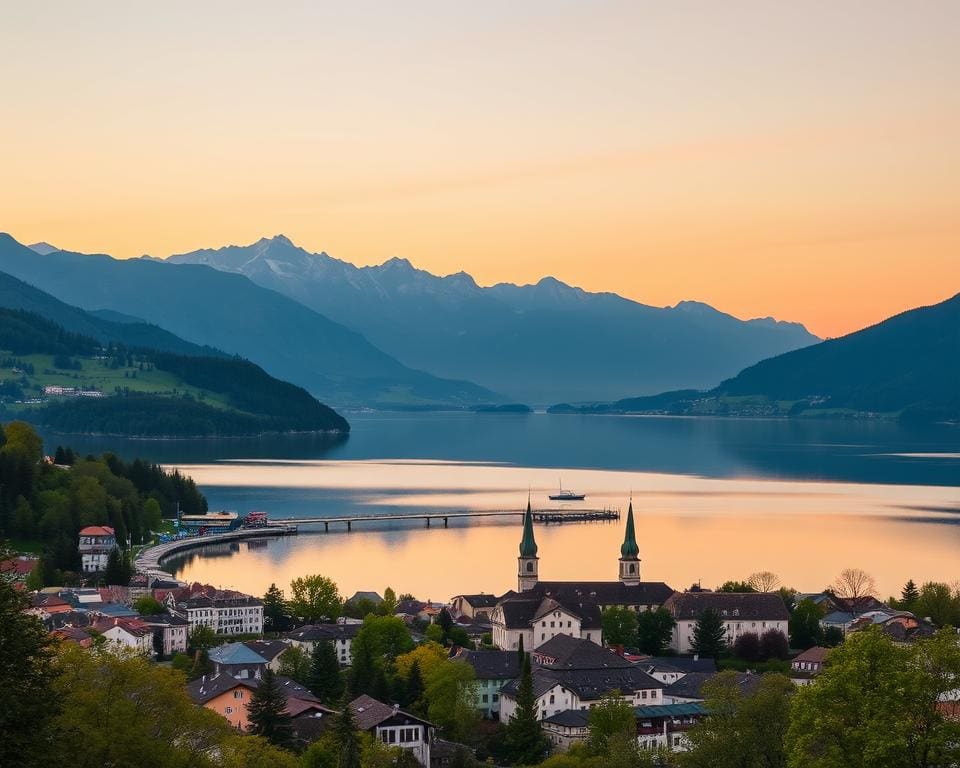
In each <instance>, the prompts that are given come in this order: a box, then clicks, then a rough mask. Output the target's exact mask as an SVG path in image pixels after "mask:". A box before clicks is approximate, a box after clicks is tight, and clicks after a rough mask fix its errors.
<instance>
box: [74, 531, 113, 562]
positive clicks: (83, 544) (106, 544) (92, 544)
mask: <svg viewBox="0 0 960 768" xmlns="http://www.w3.org/2000/svg"><path fill="white" fill-rule="evenodd" d="M116 548H117V537H116V534H115V533H114V531H113V528H111V527H110V526H108V525H88V526H87V527H86V528H83V529H82V530H81V531H80V541H79V543H78V544H77V551H78V552H79V553H80V563H81V569H82V570H83V572H84V573H101V572H103V571H105V570H106V569H107V560H109V559H110V553H111V552H112V551H113V550H115V549H116Z"/></svg>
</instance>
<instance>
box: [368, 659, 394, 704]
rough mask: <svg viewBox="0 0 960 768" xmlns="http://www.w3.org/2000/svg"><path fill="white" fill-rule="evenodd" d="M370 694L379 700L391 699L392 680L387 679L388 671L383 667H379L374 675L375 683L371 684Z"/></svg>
mask: <svg viewBox="0 0 960 768" xmlns="http://www.w3.org/2000/svg"><path fill="white" fill-rule="evenodd" d="M370 695H371V696H373V698H375V699H376V700H377V701H383V702H387V701H389V699H390V682H389V681H388V680H387V673H386V672H384V671H383V667H382V666H379V667H377V671H376V673H375V674H374V676H373V683H372V684H371V686H370Z"/></svg>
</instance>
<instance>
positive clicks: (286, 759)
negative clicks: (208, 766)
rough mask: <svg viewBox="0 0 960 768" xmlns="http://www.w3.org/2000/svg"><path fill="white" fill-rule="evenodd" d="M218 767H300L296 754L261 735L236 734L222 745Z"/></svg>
mask: <svg viewBox="0 0 960 768" xmlns="http://www.w3.org/2000/svg"><path fill="white" fill-rule="evenodd" d="M221 751H222V755H223V757H222V759H221V760H220V762H219V765H218V768H300V766H301V763H300V761H299V760H297V758H296V756H294V755H293V754H292V753H290V752H288V751H287V750H285V749H281V748H280V747H276V746H274V745H273V744H271V743H270V742H269V741H267V740H266V739H264V738H262V737H260V736H250V735H248V736H235V737H233V738H232V739H229V740H228V741H227V742H226V743H225V744H224V745H223V746H222V747H221Z"/></svg>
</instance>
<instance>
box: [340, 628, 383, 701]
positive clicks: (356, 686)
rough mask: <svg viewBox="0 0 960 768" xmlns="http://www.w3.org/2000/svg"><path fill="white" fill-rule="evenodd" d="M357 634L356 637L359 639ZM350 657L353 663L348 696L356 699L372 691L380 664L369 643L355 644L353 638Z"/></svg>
mask: <svg viewBox="0 0 960 768" xmlns="http://www.w3.org/2000/svg"><path fill="white" fill-rule="evenodd" d="M359 636H360V635H359V633H357V637H359ZM350 655H351V656H352V657H353V663H352V664H351V665H350V676H349V678H348V680H349V684H348V687H349V690H350V695H351V696H353V697H357V696H359V695H360V694H362V693H367V694H369V693H370V692H371V691H372V690H373V681H374V680H375V679H376V676H377V670H378V669H379V668H380V663H379V661H378V659H377V658H376V656H375V655H374V650H373V646H372V645H371V644H370V643H357V641H356V638H354V641H353V643H352V644H351V646H350Z"/></svg>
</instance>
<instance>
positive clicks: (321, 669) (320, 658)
mask: <svg viewBox="0 0 960 768" xmlns="http://www.w3.org/2000/svg"><path fill="white" fill-rule="evenodd" d="M307 688H309V689H310V690H311V691H312V692H313V695H314V696H316V697H317V698H319V699H320V701H322V702H323V703H324V704H333V703H335V702H337V701H339V700H340V697H341V696H342V695H343V679H342V678H341V677H340V662H338V661H337V651H336V649H335V648H334V647H333V643H331V642H330V641H329V640H323V641H321V642H319V643H315V644H314V646H313V653H312V654H311V655H310V673H309V675H308V676H307Z"/></svg>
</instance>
